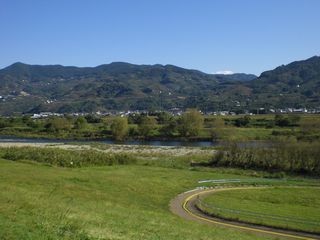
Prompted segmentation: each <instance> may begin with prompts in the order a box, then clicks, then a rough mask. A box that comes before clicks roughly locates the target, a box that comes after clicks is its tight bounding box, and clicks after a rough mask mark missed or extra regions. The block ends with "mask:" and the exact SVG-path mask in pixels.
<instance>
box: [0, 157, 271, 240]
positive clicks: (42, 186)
mask: <svg viewBox="0 0 320 240" xmlns="http://www.w3.org/2000/svg"><path fill="white" fill-rule="evenodd" d="M236 177H239V176H236V175H232V174H219V173H217V172H210V171H201V170H199V171H190V170H188V169H171V168H161V167H151V166H137V165H121V166H106V167H85V168H60V167H51V166H45V165H43V164H40V163H32V162H29V163H22V162H19V161H18V162H15V161H8V160H0V239H2V240H6V239H19V240H23V239H32V240H35V239H83V240H84V239H143V240H147V239H165V240H168V239H179V240H180V239H190V240H191V239H192V240H193V239H202V240H205V239H210V240H211V239H228V240H229V239H268V238H267V237H265V236H257V235H254V234H250V233H244V232H241V231H236V230H231V229H226V228H221V227H212V226H207V225H202V224H199V223H196V222H192V221H188V220H184V219H182V218H180V217H178V216H175V215H173V214H172V213H171V212H170V211H169V207H168V204H169V201H170V200H171V199H172V198H174V197H175V196H176V195H177V194H179V193H181V192H183V191H186V190H189V189H191V188H193V187H195V186H197V181H198V180H200V179H216V178H236ZM269 239H271V238H269Z"/></svg>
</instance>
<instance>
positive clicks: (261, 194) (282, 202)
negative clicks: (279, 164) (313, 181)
mask: <svg viewBox="0 0 320 240" xmlns="http://www.w3.org/2000/svg"><path fill="white" fill-rule="evenodd" d="M202 201H203V202H204V204H199V203H198V206H199V207H200V208H201V209H203V210H204V211H206V212H208V213H210V214H213V215H217V216H221V217H224V218H227V219H235V220H240V221H245V222H251V223H258V224H263V225H269V226H277V227H282V228H289V229H298V230H305V231H310V232H320V218H319V216H320V188H319V187H317V188H311V187H299V188H295V187H274V188H266V189H244V190H230V191H221V192H216V193H214V194H212V195H209V196H207V197H205V198H204V199H202ZM234 210H240V212H235V211H234ZM247 211H250V213H248V212H247ZM254 213H257V214H258V215H260V217H258V216H256V214H254ZM261 214H267V215H268V216H266V215H261ZM269 215H273V216H272V217H271V216H269ZM278 216H282V217H286V218H288V219H283V218H281V219H280V218H279V217H278Z"/></svg>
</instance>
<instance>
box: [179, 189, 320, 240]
mask: <svg viewBox="0 0 320 240" xmlns="http://www.w3.org/2000/svg"><path fill="white" fill-rule="evenodd" d="M237 189H242V190H243V189H252V187H251V188H226V189H213V190H207V191H203V192H200V193H195V194H192V195H190V196H189V197H187V198H186V199H185V200H184V202H183V205H182V208H183V209H184V210H185V211H186V212H187V213H188V214H189V215H191V216H193V217H195V218H198V219H201V220H204V221H207V222H211V223H214V224H218V225H222V226H227V227H232V228H238V229H242V230H250V231H253V232H259V233H267V234H272V235H278V236H282V237H290V238H295V239H303V240H316V239H315V238H310V237H303V236H296V235H292V234H287V233H281V232H274V231H271V230H262V229H258V228H254V227H245V226H239V225H236V224H232V223H224V222H219V221H215V220H212V219H208V218H204V217H201V216H199V215H197V214H194V213H193V212H191V211H190V210H189V209H188V208H187V204H188V202H189V201H190V200H191V199H192V198H194V197H196V196H197V195H200V194H203V193H207V192H213V191H227V190H237Z"/></svg>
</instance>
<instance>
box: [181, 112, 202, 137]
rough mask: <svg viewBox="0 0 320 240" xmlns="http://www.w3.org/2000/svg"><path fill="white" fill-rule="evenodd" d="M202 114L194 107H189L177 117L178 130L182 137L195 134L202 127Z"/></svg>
mask: <svg viewBox="0 0 320 240" xmlns="http://www.w3.org/2000/svg"><path fill="white" fill-rule="evenodd" d="M203 122H204V119H203V116H202V115H201V113H200V112H199V111H197V110H196V109H190V110H188V111H187V112H185V113H184V114H182V116H181V117H180V119H179V126H178V131H179V133H180V135H181V136H183V137H194V136H197V135H198V134H199V132H200V130H201V128H202V127H203Z"/></svg>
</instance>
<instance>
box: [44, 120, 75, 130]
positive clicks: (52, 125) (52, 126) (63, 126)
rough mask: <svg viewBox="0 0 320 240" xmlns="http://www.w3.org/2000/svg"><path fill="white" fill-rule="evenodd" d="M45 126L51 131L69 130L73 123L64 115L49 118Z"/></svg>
mask: <svg viewBox="0 0 320 240" xmlns="http://www.w3.org/2000/svg"><path fill="white" fill-rule="evenodd" d="M45 128H46V129H47V131H49V132H59V131H69V130H70V129H71V123H70V122H69V121H68V120H67V119H66V118H64V117H53V118H50V119H49V120H48V123H47V124H46V125H45Z"/></svg>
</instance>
